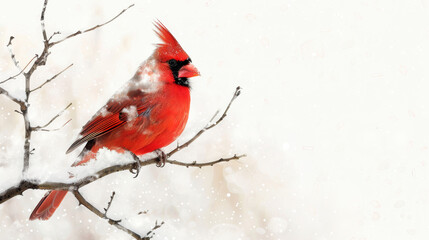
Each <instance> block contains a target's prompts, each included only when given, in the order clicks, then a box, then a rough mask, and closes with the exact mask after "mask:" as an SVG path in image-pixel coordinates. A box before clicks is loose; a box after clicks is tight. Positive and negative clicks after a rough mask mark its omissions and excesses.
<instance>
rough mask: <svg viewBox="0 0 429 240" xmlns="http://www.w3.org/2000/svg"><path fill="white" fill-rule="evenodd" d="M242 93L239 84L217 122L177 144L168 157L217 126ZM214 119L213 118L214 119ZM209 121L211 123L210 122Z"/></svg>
mask: <svg viewBox="0 0 429 240" xmlns="http://www.w3.org/2000/svg"><path fill="white" fill-rule="evenodd" d="M240 93H241V87H240V86H238V87H237V88H236V89H235V92H234V95H233V96H232V98H231V101H229V104H228V106H227V107H226V109H225V111H224V112H223V114H222V116H221V117H220V118H219V119H218V120H217V121H216V122H215V123H212V124H210V125H209V124H208V125H207V126H205V127H204V128H203V129H201V130H200V131H199V132H198V133H197V134H195V136H194V137H193V138H191V139H189V140H188V141H187V142H185V143H184V144H182V145H179V146H177V147H176V148H175V149H173V150H172V151H171V152H169V153H168V154H167V158H169V157H171V156H172V155H173V154H175V153H176V152H178V151H179V150H180V149H182V148H185V147H187V146H189V144H191V143H192V142H194V141H195V140H196V139H197V138H198V137H199V136H201V134H203V133H204V132H205V131H207V130H209V129H211V128H213V127H215V126H216V125H218V124H219V123H220V122H221V121H222V120H223V119H224V118H225V117H226V114H227V113H228V110H229V108H230V107H231V104H232V103H233V102H234V100H235V99H236V98H237V97H238V96H240ZM215 115H217V113H216V114H215ZM212 120H213V119H212ZM212 120H210V122H212ZM210 122H209V123H210Z"/></svg>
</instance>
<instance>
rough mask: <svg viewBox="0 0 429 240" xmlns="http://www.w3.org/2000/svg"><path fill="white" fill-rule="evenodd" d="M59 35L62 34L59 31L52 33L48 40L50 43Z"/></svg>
mask: <svg viewBox="0 0 429 240" xmlns="http://www.w3.org/2000/svg"><path fill="white" fill-rule="evenodd" d="M57 34H61V33H60V32H59V31H56V32H54V33H52V35H51V36H50V37H49V38H48V42H49V41H51V39H52V38H53V37H54V36H55V35H57Z"/></svg>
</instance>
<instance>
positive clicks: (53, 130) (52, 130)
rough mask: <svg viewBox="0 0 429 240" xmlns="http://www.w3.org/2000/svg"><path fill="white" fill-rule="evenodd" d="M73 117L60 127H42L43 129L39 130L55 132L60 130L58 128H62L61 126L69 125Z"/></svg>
mask: <svg viewBox="0 0 429 240" xmlns="http://www.w3.org/2000/svg"><path fill="white" fill-rule="evenodd" d="M71 120H72V119H71V118H70V119H69V120H67V122H65V123H64V124H63V125H62V126H61V127H59V128H54V129H45V128H42V129H40V130H39V131H42V132H55V131H58V130H60V129H61V128H63V127H64V126H65V125H67V123H69V122H70V121H71Z"/></svg>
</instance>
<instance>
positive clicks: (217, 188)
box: [0, 0, 429, 240]
mask: <svg viewBox="0 0 429 240" xmlns="http://www.w3.org/2000/svg"><path fill="white" fill-rule="evenodd" d="M0 3H1V8H0V59H1V60H0V81H1V80H3V79H6V78H8V77H9V76H11V75H14V74H15V73H16V72H17V70H16V68H15V66H14V65H13V63H12V61H11V60H10V55H9V52H8V49H7V48H6V45H7V43H8V41H9V37H10V36H11V35H13V36H14V37H15V39H14V42H13V49H14V51H15V54H16V58H17V59H18V60H19V61H20V63H21V64H24V63H26V62H27V61H28V60H29V59H31V58H32V57H33V56H34V54H35V53H38V52H40V51H41V49H42V36H41V31H40V22H39V18H40V12H41V8H42V1H41V0H39V1H36V0H31V1H30V0H17V1H7V0H1V1H0ZM132 3H135V4H136V5H135V7H133V8H131V9H130V10H129V11H127V12H126V13H125V14H124V15H122V16H121V17H119V18H118V19H116V20H115V21H114V22H112V23H110V24H109V25H107V26H105V27H103V28H100V29H98V30H96V31H94V32H91V33H87V34H85V35H81V36H80V37H76V38H74V39H72V40H69V41H68V42H65V43H64V44H62V45H59V46H55V47H54V48H53V50H52V54H51V56H50V58H49V60H48V64H47V66H46V67H41V69H40V70H39V71H38V72H36V74H35V75H34V77H33V81H34V82H33V86H37V85H39V84H41V83H43V81H45V80H46V79H47V78H49V77H51V76H52V75H53V74H56V73H57V72H59V71H60V70H62V69H63V68H65V67H66V66H68V65H69V64H70V63H73V64H74V65H73V67H72V68H70V69H69V70H68V71H67V72H66V73H65V74H63V75H61V76H60V77H59V78H58V79H56V80H55V81H53V82H52V83H50V86H47V87H46V88H44V89H42V90H41V91H39V92H37V93H35V94H34V95H33V96H32V98H31V104H32V110H31V112H30V118H31V119H32V120H33V121H34V122H35V123H37V124H41V123H45V122H46V121H48V120H49V119H50V118H51V117H52V116H54V115H55V114H56V113H57V112H58V111H60V110H61V109H63V108H64V107H65V106H66V105H67V104H68V103H69V102H72V103H73V106H72V107H71V108H70V109H69V110H68V111H67V112H66V113H65V114H64V115H63V116H61V117H60V118H59V119H57V121H56V122H55V123H54V124H53V128H55V127H61V125H62V124H63V123H64V122H66V121H67V120H69V119H72V121H70V122H69V123H68V124H67V125H66V126H65V127H63V128H61V129H60V130H59V131H55V132H37V133H34V134H33V140H32V146H33V147H35V151H34V154H33V155H32V156H31V162H30V164H31V166H30V171H29V175H30V176H33V177H34V178H39V179H42V180H53V179H56V178H58V177H60V176H64V175H67V172H69V171H70V168H69V165H70V164H72V163H73V162H74V160H75V159H76V156H77V152H78V151H76V152H73V153H71V154H68V155H65V154H64V153H65V151H66V149H67V148H68V147H69V145H70V144H71V143H72V142H73V141H74V139H75V137H76V135H77V134H78V132H79V131H80V129H81V126H82V125H83V124H85V123H86V121H87V120H88V119H89V118H90V117H91V116H92V115H93V114H94V113H95V112H96V111H97V110H98V109H99V108H100V107H101V106H102V105H103V104H104V103H105V102H106V100H107V99H108V98H109V97H110V96H111V95H112V94H113V93H114V92H115V91H116V90H117V89H118V88H119V87H120V86H121V85H122V84H123V83H124V82H125V81H127V80H128V79H129V78H131V77H132V75H133V74H134V72H135V70H136V68H137V66H138V65H139V64H140V63H141V62H142V61H144V60H145V59H146V58H147V57H148V56H149V55H150V54H151V53H152V51H153V49H154V45H153V43H158V42H159V40H158V39H157V38H156V36H155V34H154V33H153V31H152V29H153V28H154V27H153V25H152V22H153V20H155V19H159V20H161V21H162V22H163V23H164V24H165V25H166V26H167V28H169V30H170V31H171V32H172V33H173V34H174V35H175V37H176V38H177V39H178V41H179V42H180V43H181V45H182V47H183V48H184V49H185V50H186V51H187V53H188V54H189V55H190V56H191V58H192V60H193V63H194V64H195V66H196V67H197V68H198V69H199V70H200V72H201V77H197V78H194V79H192V80H191V82H192V93H191V97H192V103H191V112H190V119H189V122H188V124H187V127H186V129H185V131H184V133H183V134H182V136H181V137H180V138H179V142H183V141H186V140H187V139H189V138H190V137H192V136H193V134H195V133H196V132H197V131H198V130H200V129H201V128H202V127H204V126H205V125H206V123H207V122H208V121H209V120H210V118H211V117H212V116H213V113H214V112H216V111H217V110H218V109H223V108H224V107H225V106H226V104H227V103H228V101H229V99H230V97H231V96H232V94H233V92H234V90H235V87H236V86H238V85H240V86H241V87H243V92H242V95H241V96H240V97H239V98H238V99H237V101H236V102H235V103H234V105H233V106H232V109H231V110H230V112H229V115H228V117H227V118H226V119H225V120H224V122H222V123H221V124H220V125H219V126H217V127H216V128H214V129H212V130H210V131H209V132H207V133H205V134H204V135H203V136H202V137H200V138H199V139H198V140H197V141H196V142H195V143H194V144H193V145H191V147H189V148H188V149H185V150H183V151H181V152H180V153H178V154H177V155H175V156H174V159H176V160H181V161H188V162H192V161H198V162H204V161H211V160H215V159H218V158H221V157H228V156H231V155H233V154H235V153H237V154H241V153H246V154H247V158H245V159H242V160H240V161H236V162H228V163H222V164H218V165H216V166H214V167H206V168H202V169H191V168H189V169H187V168H183V167H178V166H172V165H166V166H165V167H164V168H156V167H155V166H154V165H151V166H148V167H145V168H143V169H142V172H141V173H140V175H139V177H138V178H136V179H134V178H133V175H132V174H131V173H129V172H121V173H117V174H112V175H109V176H108V177H105V178H103V179H101V180H99V181H96V182H94V183H92V184H90V185H88V186H86V187H84V188H83V189H82V193H83V194H84V195H85V196H86V197H87V198H88V200H89V201H90V202H91V203H93V204H94V205H95V206H97V207H98V208H99V209H102V208H104V207H106V205H107V202H108V200H109V197H110V194H111V192H112V191H116V196H115V200H114V201H113V204H112V206H111V209H110V210H109V214H110V216H111V217H112V218H122V219H124V220H123V221H124V224H126V225H127V226H129V227H130V228H132V229H133V230H135V231H137V232H139V233H146V232H147V231H148V230H150V229H151V228H152V226H153V224H154V223H155V221H156V220H158V221H165V224H164V225H163V226H162V227H161V228H160V229H158V230H157V231H156V235H155V237H154V239H231V240H232V239H234V240H235V239H243V240H245V239H300V240H302V239H338V240H340V239H341V240H343V239H351V240H352V239H353V240H363V239H427V238H428V237H429V228H428V226H427V224H428V222H429V166H428V163H429V162H428V156H429V137H428V136H429V126H428V125H429V121H428V120H429V103H428V102H429V95H428V92H429V82H428V79H429V68H428V67H427V66H428V65H429V0H419V1H413V0H411V1H388V0H378V1H373V0H360V1H340V0H337V1H335V0H328V1H305V0H304V1H289V0H287V1H234V2H232V1H196V0H186V1H138V0H135V1H129V0H126V1H101V0H93V1H84V0H76V1H51V2H50V3H49V5H48V8H47V13H46V29H47V31H48V34H51V33H53V32H54V31H60V32H61V33H62V34H63V35H67V34H71V33H73V32H75V31H76V30H79V29H85V28H87V27H91V26H93V25H96V24H98V23H102V22H104V21H105V20H107V19H110V18H111V17H113V16H114V15H116V14H117V13H118V12H119V11H120V10H122V9H123V8H126V7H127V6H129V5H130V4H132ZM23 82H24V81H23V78H19V79H17V80H13V81H9V82H8V83H6V84H3V85H2V87H4V88H6V89H8V90H9V91H10V92H11V93H13V94H16V95H19V96H22V95H23V90H22V89H23ZM15 109H16V104H14V103H13V102H11V101H9V100H8V99H7V98H5V97H4V96H0V191H3V190H4V189H6V188H8V186H10V185H12V184H15V183H17V182H18V181H19V178H20V174H21V168H22V155H23V148H22V145H23V123H22V117H21V116H20V115H19V114H17V113H15V112H14V110H15ZM174 145H175V143H174V144H172V146H169V147H167V148H166V149H167V150H168V149H172V148H174ZM109 157H112V156H111V154H110V155H109V153H106V159H107V158H109ZM44 193H45V192H44V191H41V190H28V191H26V192H25V193H24V195H23V196H18V197H15V198H13V199H11V200H9V201H8V202H6V203H4V204H1V205H0V239H46V240H48V239H130V237H129V236H128V235H127V234H125V233H123V232H122V231H120V230H118V229H116V228H115V227H113V226H111V225H109V224H108V223H106V221H105V220H102V219H100V218H98V217H96V216H95V215H94V214H93V213H91V212H89V211H88V210H87V209H86V208H84V207H79V206H78V204H77V201H76V199H75V198H74V197H73V196H72V195H69V196H67V197H66V199H65V200H64V201H63V203H62V205H61V206H60V208H59V209H58V210H57V212H56V213H55V214H54V216H53V217H52V218H51V219H50V220H49V221H28V220H27V219H28V217H29V215H30V213H31V211H32V210H33V208H34V207H35V205H36V204H37V203H38V201H39V199H40V198H41V197H42V196H43V195H44ZM141 211H148V212H147V213H146V214H140V215H139V214H138V213H139V212H141Z"/></svg>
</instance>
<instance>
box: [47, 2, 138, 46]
mask: <svg viewBox="0 0 429 240" xmlns="http://www.w3.org/2000/svg"><path fill="white" fill-rule="evenodd" d="M131 7H134V4H131V5H130V6H128V7H127V8H125V9H123V10H122V11H121V12H120V13H119V14H118V15H116V16H115V17H114V18H112V19H110V20H109V21H107V22H105V23H102V24H99V25H97V26H94V27H92V28H88V29H86V30H83V31H81V30H79V31H77V32H75V33H73V34H70V35H68V36H67V37H65V38H63V39H61V40H58V41H56V42H51V43H49V45H50V46H54V45H57V44H58V43H61V42H63V41H65V40H67V39H69V38H72V37H75V36H77V35H80V34H83V33H87V32H90V31H93V30H95V29H97V28H99V27H102V26H104V25H106V24H108V23H110V22H112V21H113V20H115V19H116V18H118V17H119V16H121V15H122V14H123V13H124V12H125V11H127V10H128V9H130V8H131Z"/></svg>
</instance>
